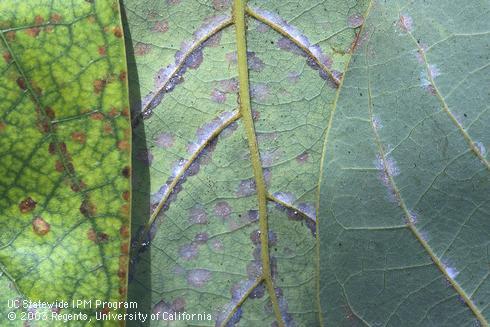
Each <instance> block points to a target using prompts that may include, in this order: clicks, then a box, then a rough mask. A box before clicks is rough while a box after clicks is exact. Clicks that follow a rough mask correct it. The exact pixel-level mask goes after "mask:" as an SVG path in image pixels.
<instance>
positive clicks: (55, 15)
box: [49, 13, 62, 23]
mask: <svg viewBox="0 0 490 327" xmlns="http://www.w3.org/2000/svg"><path fill="white" fill-rule="evenodd" d="M61 19H62V17H61V15H60V14H58V13H53V14H51V18H50V19H49V20H50V21H51V22H52V23H59V22H61Z"/></svg>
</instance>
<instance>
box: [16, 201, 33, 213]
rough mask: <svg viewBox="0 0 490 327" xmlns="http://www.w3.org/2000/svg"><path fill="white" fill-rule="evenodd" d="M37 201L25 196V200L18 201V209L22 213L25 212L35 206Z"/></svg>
mask: <svg viewBox="0 0 490 327" xmlns="http://www.w3.org/2000/svg"><path fill="white" fill-rule="evenodd" d="M36 204H37V202H36V201H34V200H33V199H32V198H31V197H27V198H26V199H25V200H22V201H21V202H20V203H19V210H20V212H22V213H27V212H30V211H32V210H34V209H35V208H36Z"/></svg>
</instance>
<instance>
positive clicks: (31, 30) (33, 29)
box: [26, 27, 41, 37]
mask: <svg viewBox="0 0 490 327" xmlns="http://www.w3.org/2000/svg"><path fill="white" fill-rule="evenodd" d="M40 32H41V29H40V28H39V27H31V28H28V29H26V34H27V35H29V36H32V37H37V36H38V35H39V33H40Z"/></svg>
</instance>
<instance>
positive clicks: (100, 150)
mask: <svg viewBox="0 0 490 327" xmlns="http://www.w3.org/2000/svg"><path fill="white" fill-rule="evenodd" d="M0 54H1V55H2V58H1V60H0V72H1V77H0V79H1V81H0V99H1V102H0V156H1V158H2V159H1V164H0V194H1V195H0V269H1V271H0V289H1V291H0V303H1V304H2V309H1V311H0V321H1V322H2V326H3V325H6V324H8V323H9V320H8V319H7V316H6V314H7V313H8V311H9V310H7V307H6V306H7V300H8V299H18V300H31V301H37V300H41V301H46V302H53V301H56V300H63V301H71V300H73V299H74V300H79V299H80V300H87V301H89V300H101V301H118V300H124V299H125V297H126V283H127V282H126V270H127V263H128V258H127V254H128V250H129V240H128V238H129V233H130V231H129V208H130V204H129V201H130V198H129V189H130V183H129V169H130V167H129V164H130V161H129V155H130V146H131V141H130V135H131V130H130V122H129V118H128V116H129V110H128V105H129V103H128V92H127V81H126V60H125V54H124V42H123V33H122V27H121V24H120V16H119V4H118V2H117V1H97V2H95V3H92V1H83V0H75V1H48V0H31V1H13V0H7V1H1V2H0ZM26 310H27V309H23V310H21V311H24V312H25V311H26ZM29 310H30V311H32V309H29ZM102 310H104V307H98V308H96V307H92V308H90V309H88V308H86V309H83V308H82V309H76V308H69V309H62V310H61V311H60V314H68V313H76V312H83V313H86V314H89V315H90V316H93V314H94V312H95V311H102ZM41 311H42V310H37V312H41ZM48 311H49V310H48ZM19 313H20V311H19ZM48 313H49V318H50V319H49V321H47V322H42V323H41V322H40V324H41V325H49V326H52V325H53V324H55V325H56V324H57V323H55V322H53V321H51V311H49V312H48ZM10 323H12V324H13V325H22V324H23V323H24V322H23V321H21V320H20V314H18V318H17V319H16V320H14V321H11V322H10ZM62 323H63V322H59V324H62ZM77 323H79V324H82V325H84V323H83V322H73V325H77Z"/></svg>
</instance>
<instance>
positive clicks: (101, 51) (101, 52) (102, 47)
mask: <svg viewBox="0 0 490 327" xmlns="http://www.w3.org/2000/svg"><path fill="white" fill-rule="evenodd" d="M98 52H99V55H101V56H105V55H106V48H105V47H104V46H100V47H99V48H98Z"/></svg>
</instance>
